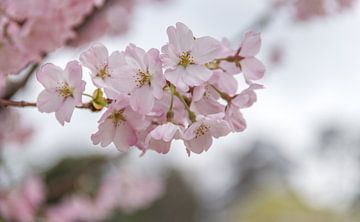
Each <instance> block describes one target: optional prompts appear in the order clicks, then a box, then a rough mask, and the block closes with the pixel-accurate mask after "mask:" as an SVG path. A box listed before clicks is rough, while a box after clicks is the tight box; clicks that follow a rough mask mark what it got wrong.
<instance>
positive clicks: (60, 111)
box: [36, 61, 85, 125]
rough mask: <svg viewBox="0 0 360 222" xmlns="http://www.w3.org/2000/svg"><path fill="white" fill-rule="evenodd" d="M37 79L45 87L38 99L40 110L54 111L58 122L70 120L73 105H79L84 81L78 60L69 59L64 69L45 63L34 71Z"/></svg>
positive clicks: (62, 122)
mask: <svg viewBox="0 0 360 222" xmlns="http://www.w3.org/2000/svg"><path fill="white" fill-rule="evenodd" d="M36 77H37V79H38V81H39V82H40V83H41V84H42V85H43V86H44V87H45V90H43V91H42V92H41V93H40V95H39V97H38V99H37V107H38V109H39V111H40V112H45V113H52V112H55V116H56V119H57V120H58V121H59V122H60V124H62V125H64V123H65V122H70V119H71V116H72V113H73V111H74V108H75V106H77V105H81V103H82V93H83V92H84V90H85V81H83V80H82V69H81V66H80V65H79V63H78V62H76V61H71V62H69V63H68V64H67V65H66V68H65V70H62V69H61V68H60V67H58V66H55V65H53V64H50V63H48V64H46V65H44V66H42V67H41V68H40V70H39V71H38V72H37V73H36Z"/></svg>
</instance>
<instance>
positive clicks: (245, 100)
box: [231, 84, 264, 108]
mask: <svg viewBox="0 0 360 222" xmlns="http://www.w3.org/2000/svg"><path fill="white" fill-rule="evenodd" d="M263 88H264V87H263V86H262V85H259V84H251V85H250V86H249V87H248V88H247V89H245V90H243V91H242V92H241V93H240V94H239V95H237V96H236V97H235V98H233V99H232V101H231V104H232V105H234V106H236V107H238V108H248V107H250V106H252V105H253V104H254V103H255V102H256V100H257V97H256V94H255V90H257V89H263Z"/></svg>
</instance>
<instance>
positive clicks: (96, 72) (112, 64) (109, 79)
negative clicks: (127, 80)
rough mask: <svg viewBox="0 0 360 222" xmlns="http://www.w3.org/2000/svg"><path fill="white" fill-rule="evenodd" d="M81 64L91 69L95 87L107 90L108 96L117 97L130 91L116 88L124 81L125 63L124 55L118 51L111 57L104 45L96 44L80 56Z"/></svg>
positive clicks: (124, 88)
mask: <svg viewBox="0 0 360 222" xmlns="http://www.w3.org/2000/svg"><path fill="white" fill-rule="evenodd" d="M80 62H81V64H82V65H83V66H85V67H87V68H88V69H90V71H91V74H90V75H91V78H92V81H93V83H94V84H95V86H97V87H100V88H105V90H106V92H107V94H109V95H108V96H110V97H117V96H116V95H117V94H119V93H122V92H127V91H128V89H127V87H123V88H119V87H116V85H117V84H119V83H120V82H121V81H122V79H121V76H120V68H121V67H122V66H123V65H124V62H125V60H124V55H123V54H122V53H120V52H117V51H116V52H113V53H112V54H111V55H110V56H109V52H108V50H107V49H106V47H105V46H104V45H102V44H95V45H93V46H91V47H90V48H89V49H88V50H87V51H85V52H83V53H82V54H81V55H80ZM118 90H120V91H118Z"/></svg>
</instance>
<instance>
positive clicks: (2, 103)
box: [0, 99, 94, 111]
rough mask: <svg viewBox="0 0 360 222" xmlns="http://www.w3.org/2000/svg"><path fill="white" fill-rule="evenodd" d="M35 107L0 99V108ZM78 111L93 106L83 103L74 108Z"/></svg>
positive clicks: (91, 108)
mask: <svg viewBox="0 0 360 222" xmlns="http://www.w3.org/2000/svg"><path fill="white" fill-rule="evenodd" d="M1 106H3V107H36V106H37V105H36V103H32V102H26V101H14V100H7V99H0V107H1ZM76 108H78V109H90V110H92V111H93V110H94V106H93V105H92V103H84V104H82V105H80V106H76Z"/></svg>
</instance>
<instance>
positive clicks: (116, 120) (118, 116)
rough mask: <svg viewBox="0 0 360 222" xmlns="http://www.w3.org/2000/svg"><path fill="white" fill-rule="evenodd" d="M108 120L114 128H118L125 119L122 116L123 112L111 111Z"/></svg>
mask: <svg viewBox="0 0 360 222" xmlns="http://www.w3.org/2000/svg"><path fill="white" fill-rule="evenodd" d="M109 118H110V119H111V120H112V122H113V124H114V126H119V125H120V124H122V123H123V122H125V121H126V118H125V116H124V110H115V111H113V112H112V113H111V115H110V117H109Z"/></svg>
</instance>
